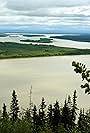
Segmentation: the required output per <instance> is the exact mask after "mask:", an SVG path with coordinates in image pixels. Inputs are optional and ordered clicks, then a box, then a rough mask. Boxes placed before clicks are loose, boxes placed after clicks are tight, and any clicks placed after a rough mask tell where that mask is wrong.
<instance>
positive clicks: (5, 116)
mask: <svg viewBox="0 0 90 133" xmlns="http://www.w3.org/2000/svg"><path fill="white" fill-rule="evenodd" d="M2 118H3V120H7V118H8V114H7V109H6V105H5V103H4V104H3V112H2Z"/></svg>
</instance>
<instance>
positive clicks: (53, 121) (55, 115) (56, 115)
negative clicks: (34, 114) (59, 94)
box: [52, 101, 61, 133]
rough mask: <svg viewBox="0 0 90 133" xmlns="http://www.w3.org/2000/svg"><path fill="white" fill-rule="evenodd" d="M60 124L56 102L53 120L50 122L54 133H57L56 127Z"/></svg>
mask: <svg viewBox="0 0 90 133" xmlns="http://www.w3.org/2000/svg"><path fill="white" fill-rule="evenodd" d="M60 122H61V114H60V107H59V102H58V101H56V103H55V104H54V108H53V120H52V127H53V131H54V132H55V133H58V127H59V125H60Z"/></svg>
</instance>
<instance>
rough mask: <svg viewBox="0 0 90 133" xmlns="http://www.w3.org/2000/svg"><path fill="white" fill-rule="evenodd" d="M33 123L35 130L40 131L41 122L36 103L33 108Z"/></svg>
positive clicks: (35, 132) (35, 131)
mask: <svg viewBox="0 0 90 133" xmlns="http://www.w3.org/2000/svg"><path fill="white" fill-rule="evenodd" d="M32 124H33V132H34V133H38V131H39V128H40V124H41V123H40V117H39V115H38V113H37V108H36V105H34V107H33V110H32Z"/></svg>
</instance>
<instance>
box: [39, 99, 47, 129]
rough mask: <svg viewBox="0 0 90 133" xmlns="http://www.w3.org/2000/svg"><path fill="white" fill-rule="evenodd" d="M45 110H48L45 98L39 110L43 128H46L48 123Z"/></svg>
mask: <svg viewBox="0 0 90 133" xmlns="http://www.w3.org/2000/svg"><path fill="white" fill-rule="evenodd" d="M45 108H46V104H45V100H44V97H43V98H42V101H41V104H40V109H39V117H40V121H41V126H42V128H44V127H45V122H46V115H45Z"/></svg>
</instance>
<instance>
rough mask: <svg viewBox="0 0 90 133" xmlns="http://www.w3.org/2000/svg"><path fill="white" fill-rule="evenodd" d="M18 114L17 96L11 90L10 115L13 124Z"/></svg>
mask: <svg viewBox="0 0 90 133" xmlns="http://www.w3.org/2000/svg"><path fill="white" fill-rule="evenodd" d="M18 113H19V105H18V100H17V95H16V92H15V90H13V93H12V101H11V106H10V114H11V119H12V121H13V122H15V121H16V120H17V119H18Z"/></svg>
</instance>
